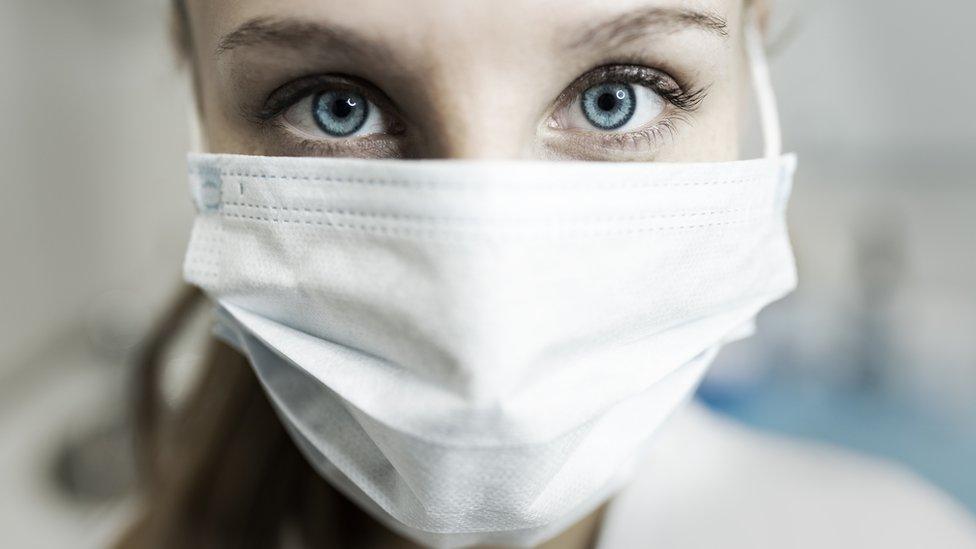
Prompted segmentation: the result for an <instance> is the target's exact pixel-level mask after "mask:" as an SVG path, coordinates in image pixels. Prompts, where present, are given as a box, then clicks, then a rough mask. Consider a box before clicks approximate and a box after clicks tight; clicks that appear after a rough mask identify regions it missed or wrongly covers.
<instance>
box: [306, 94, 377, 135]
mask: <svg viewBox="0 0 976 549" xmlns="http://www.w3.org/2000/svg"><path fill="white" fill-rule="evenodd" d="M312 115H313V117H314V118H315V124H316V125H318V127H319V128H321V129H322V131H324V132H325V133H327V134H329V135H331V136H333V137H346V136H348V135H352V134H354V133H356V132H357V131H358V130H359V129H360V128H362V127H363V124H365V123H366V118H367V117H368V115H369V104H368V103H367V102H366V98H365V97H363V96H362V95H360V94H358V93H356V92H351V91H344V90H332V91H326V92H322V93H320V94H318V95H316V96H315V98H314V99H313V100H312Z"/></svg>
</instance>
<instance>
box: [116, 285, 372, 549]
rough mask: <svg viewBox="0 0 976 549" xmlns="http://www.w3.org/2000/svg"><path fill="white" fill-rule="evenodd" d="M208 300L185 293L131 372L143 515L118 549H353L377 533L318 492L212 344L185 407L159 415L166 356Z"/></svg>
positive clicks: (279, 429)
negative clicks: (291, 545)
mask: <svg viewBox="0 0 976 549" xmlns="http://www.w3.org/2000/svg"><path fill="white" fill-rule="evenodd" d="M205 302H206V300H205V299H203V297H202V295H201V293H200V292H199V291H198V290H196V289H191V288H187V289H185V290H184V291H183V292H182V294H181V295H180V296H179V298H178V299H177V300H175V301H174V303H173V305H172V306H171V307H170V309H169V310H168V311H167V312H166V313H165V314H164V315H163V318H162V319H161V321H160V322H159V323H158V326H157V327H156V328H155V329H154V330H153V332H152V334H151V336H150V337H149V338H148V340H147V342H146V344H145V345H144V347H143V350H142V352H141V354H140V356H139V359H138V361H137V364H136V368H135V378H134V389H135V390H134V396H135V399H134V401H133V405H134V406H133V407H134V412H135V423H136V434H137V436H136V455H137V457H138V462H139V465H140V472H141V478H142V482H143V485H142V491H143V494H142V495H143V496H144V505H145V507H144V509H143V511H142V512H141V514H140V516H139V517H138V518H137V520H136V521H135V522H134V523H133V525H132V526H131V527H130V528H129V530H128V531H127V532H126V533H125V535H124V536H123V538H122V539H121V540H120V541H119V542H118V544H117V547H118V548H119V549H136V548H139V549H155V548H167V549H168V548H175V547H179V548H181V549H198V548H199V549H203V548H207V549H220V548H225V547H226V548H235V549H237V548H248V547H254V548H259V547H260V548H267V547H275V546H278V545H280V543H281V540H282V539H283V538H284V537H285V536H288V535H291V536H293V537H297V539H298V540H299V545H300V546H302V547H316V548H317V547H356V546H360V545H361V544H362V543H363V542H364V541H365V540H364V539H363V536H365V535H367V534H370V533H373V534H376V533H380V532H382V531H383V530H382V528H380V527H379V526H378V524H377V523H375V522H374V521H373V519H371V518H370V517H368V516H367V515H365V514H364V513H363V512H362V511H360V510H359V509H358V508H357V507H356V506H355V505H353V504H352V503H351V502H349V501H348V500H347V499H346V498H344V497H343V496H341V495H340V494H338V493H337V492H336V491H335V490H334V489H333V488H332V487H331V486H330V485H329V484H328V483H327V482H325V481H324V480H323V479H322V478H321V477H320V476H319V475H318V474H316V472H315V471H314V470H313V469H312V468H311V466H310V465H309V464H308V463H307V462H306V460H305V459H304V458H303V457H302V456H301V454H300V453H299V451H298V449H297V448H296V447H295V445H294V444H293V443H292V441H291V439H290V438H289V437H288V435H287V433H286V432H285V430H284V428H283V426H282V425H281V423H280V422H279V420H278V418H277V417H276V416H275V413H274V410H273V409H272V407H271V404H270V403H269V401H268V399H267V397H266V396H265V394H264V391H263V389H262V388H261V386H260V384H259V383H258V381H257V379H256V377H255V374H254V373H253V371H252V369H251V367H250V365H249V364H248V363H247V360H246V358H245V357H243V356H242V355H241V354H239V353H238V352H237V351H235V350H234V349H232V348H231V347H228V346H227V345H225V344H223V343H220V342H218V341H216V340H214V341H211V342H210V344H209V351H208V353H207V356H206V359H205V360H204V363H203V365H202V367H203V372H202V375H201V377H200V380H199V382H198V384H197V385H196V386H195V387H194V388H193V390H192V392H191V394H190V395H189V396H188V397H187V399H186V401H185V404H184V405H182V406H180V407H178V408H176V409H167V406H166V405H165V404H164V402H163V399H162V397H161V391H160V379H161V376H162V374H163V371H162V370H163V364H164V360H163V357H165V355H166V353H167V350H168V348H169V347H170V346H171V344H172V343H173V342H174V341H176V340H177V339H178V338H179V337H180V336H181V334H182V332H183V331H184V330H185V329H186V328H187V326H188V325H189V320H190V319H191V317H192V316H193V315H194V312H196V311H198V310H199V309H200V308H201V307H202V306H203V305H204V304H205Z"/></svg>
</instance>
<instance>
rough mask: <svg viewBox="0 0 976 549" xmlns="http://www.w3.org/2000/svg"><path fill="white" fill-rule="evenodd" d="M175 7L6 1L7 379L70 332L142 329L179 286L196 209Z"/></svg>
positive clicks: (107, 0) (2, 106)
mask: <svg viewBox="0 0 976 549" xmlns="http://www.w3.org/2000/svg"><path fill="white" fill-rule="evenodd" d="M164 5H165V4H164V3H163V2H162V1H158V0H86V1H82V2H79V1H77V0H43V1H39V0H4V1H3V2H2V3H0V75H2V76H0V80H2V85H0V166H2V170H0V174H2V175H0V257H2V259H0V262H2V267H0V277H2V278H0V375H2V374H3V371H4V370H5V369H10V368H14V367H15V366H16V365H18V364H20V363H21V362H23V361H24V360H30V358H31V357H32V356H35V354H36V353H37V352H39V351H42V350H43V349H44V348H45V347H46V346H48V345H50V342H51V340H52V339H57V338H59V337H62V336H64V335H65V334H66V333H68V332H72V331H77V330H79V329H90V328H93V329H94V330H95V331H96V332H99V331H102V332H105V331H107V332H108V334H109V336H111V334H112V333H116V332H125V331H127V330H129V331H131V330H135V329H138V328H139V327H140V326H142V325H143V324H144V323H145V319H146V318H148V316H149V315H150V314H151V310H155V309H156V308H157V307H158V304H159V303H160V300H161V299H163V297H164V295H165V294H166V293H168V291H170V290H171V289H173V288H175V283H176V282H177V281H178V277H179V257H180V253H181V249H182V246H183V243H184V240H185V237H186V235H187V232H188V226H189V225H188V224H189V220H190V212H191V210H190V207H189V202H188V200H187V199H186V197H185V195H186V193H185V188H186V187H185V184H184V177H183V168H182V157H183V152H184V150H185V148H186V141H187V139H186V134H185V130H184V127H185V121H186V113H185V108H186V107H185V105H184V104H183V101H182V99H183V97H182V95H181V94H182V93H183V92H182V89H183V84H182V82H181V81H180V79H179V78H177V76H176V71H175V69H174V63H173V60H172V56H171V55H170V51H169V45H168V43H167V35H166V28H165V24H164V23H165V15H164V11H163V10H164ZM113 311H114V312H113ZM105 323H109V324H114V325H112V326H105V325H104V324H105ZM92 324H94V326H92ZM119 335H120V336H123V337H127V336H125V334H124V333H122V334H119ZM95 337H96V338H98V337H101V336H99V335H98V334H95Z"/></svg>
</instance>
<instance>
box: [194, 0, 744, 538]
mask: <svg viewBox="0 0 976 549" xmlns="http://www.w3.org/2000/svg"><path fill="white" fill-rule="evenodd" d="M500 5H504V9H499V6H500ZM652 9H656V10H663V11H659V12H648V10H652ZM649 13H650V16H648V14H649ZM690 13H697V14H704V15H706V16H708V18H710V19H708V20H707V21H706V24H704V25H703V24H702V20H696V21H697V22H692V21H691V19H694V18H691V17H689V15H688V14H690ZM744 13H745V9H744V7H743V5H742V0H615V1H614V2H606V1H591V0H576V1H574V2H565V1H553V0H505V1H504V2H503V3H499V2H497V1H495V2H467V1H465V2H459V1H458V0H412V1H410V2H404V1H401V0H360V1H358V2H355V3H350V2H338V1H334V0H190V1H189V3H188V14H189V22H190V29H189V30H190V37H191V40H192V50H191V55H192V56H193V60H192V61H193V63H192V66H193V70H194V76H195V86H196V95H197V103H198V111H199V115H200V119H201V128H202V132H203V138H204V142H205V147H206V149H207V150H209V151H210V152H218V153H237V154H250V155H275V156H298V155H309V156H311V155H319V156H356V157H374V158H382V157H403V158H455V159H460V158H466V159H473V158H541V159H583V160H598V161H601V160H602V161H659V162H678V161H686V162H696V161H723V160H733V159H735V158H737V155H738V135H739V113H740V105H741V103H742V101H743V100H744V98H745V97H746V96H745V93H747V90H748V86H747V80H746V72H745V63H744V55H743V44H742V26H743V17H744ZM662 14H663V15H662ZM676 14H677V15H678V16H677V17H676V16H675V15H676ZM634 21H644V23H646V25H643V26H640V25H638V26H637V27H634V26H633V25H631V26H630V27H627V26H626V25H627V22H630V23H633V22H634ZM716 21H717V22H721V23H722V28H721V29H719V28H716V25H715V24H714V23H715V22H716ZM255 22H257V23H259V25H258V27H261V26H262V25H264V26H265V27H262V28H261V29H259V30H260V31H261V32H258V31H254V32H247V29H248V28H249V27H248V25H251V27H250V28H252V30H253V29H254V28H255V27H254V23H255ZM267 25H272V26H273V25H278V26H277V27H274V28H271V29H270V30H269V28H266V27H267ZM282 25H284V27H282ZM302 25H304V26H302ZM621 25H624V26H623V27H621ZM709 25H711V27H709ZM242 29H244V31H242ZM275 29H277V30H276V31H275ZM298 31H301V32H298ZM289 36H290V37H291V38H290V39H289V38H288V37H289ZM296 36H297V37H298V38H297V39H296ZM353 36H355V39H354V40H353V41H354V43H353V44H349V43H348V41H349V40H350V39H352V37H353ZM269 38H273V39H269ZM282 40H284V42H285V43H282ZM614 65H617V66H619V65H628V66H639V67H644V68H649V69H652V70H654V71H656V72H655V74H659V75H661V74H663V75H664V76H666V77H667V78H668V79H670V80H671V81H672V82H673V83H676V84H678V86H679V88H680V89H681V90H682V91H683V92H684V93H686V94H688V95H690V94H691V93H692V92H700V94H701V95H700V98H699V99H698V102H697V103H696V105H695V106H694V108H693V109H681V108H678V107H676V106H674V105H672V104H670V103H668V102H666V101H662V102H661V105H663V106H661V107H660V112H658V113H656V114H655V111H654V109H650V111H648V112H650V113H651V114H653V116H651V117H649V118H648V119H647V120H643V121H638V122H640V123H639V124H636V125H637V127H636V128H631V130H632V131H628V132H623V131H606V130H602V129H599V128H595V127H592V126H590V127H587V124H586V120H585V117H581V116H580V113H581V112H582V111H581V110H580V109H581V107H580V104H579V103H578V102H577V99H578V97H579V95H580V93H582V92H583V89H581V88H580V87H579V86H577V85H576V84H578V81H577V79H578V78H580V77H581V75H586V74H588V73H591V71H592V70H593V69H596V68H598V67H606V66H614ZM310 75H313V76H314V75H343V76H342V78H343V79H352V81H354V82H356V83H357V84H356V85H357V86H358V85H360V84H362V86H363V87H364V88H365V89H366V90H367V91H368V93H365V94H364V95H366V97H367V99H368V100H369V101H370V102H371V104H372V106H371V110H373V109H376V110H377V112H384V113H385V114H384V115H383V116H382V118H383V123H382V124H379V125H378V128H379V130H380V131H377V132H373V133H370V134H367V135H357V136H354V137H349V138H335V137H331V136H328V135H326V134H325V133H324V132H322V131H321V130H319V129H318V128H317V127H316V126H315V124H314V119H313V117H312V115H311V110H310V105H311V99H310V97H311V96H309V100H308V101H307V102H306V105H307V106H305V107H296V106H295V105H298V103H296V104H295V105H292V106H290V107H288V108H287V109H284V110H282V111H280V112H277V113H276V114H273V115H272V114H271V112H270V111H269V110H268V99H269V97H270V96H273V95H274V94H275V92H276V90H277V91H280V89H281V88H282V86H286V87H287V85H288V84H289V83H291V82H294V81H295V80H296V79H299V78H302V77H308V76H310ZM326 78H327V79H326V80H325V81H323V82H320V86H319V91H322V90H324V89H331V87H334V86H335V82H334V81H332V80H328V78H332V77H326ZM343 82H346V84H343V85H347V84H348V82H347V80H343ZM574 83H576V84H574ZM628 83H629V84H631V85H635V84H637V85H643V84H641V83H636V82H628ZM592 85H593V82H588V83H586V84H585V86H583V88H585V87H586V86H592ZM645 88H646V89H648V90H651V91H650V94H647V93H645V96H644V97H652V98H653V97H655V96H656V95H657V90H653V89H652V88H650V87H646V86H645ZM357 89H358V88H357ZM303 108H304V110H302V109H303ZM581 121H582V123H580V122H581ZM638 134H639V135H638ZM599 517H600V512H597V513H594V514H592V515H590V516H588V517H586V518H585V519H583V520H582V521H580V522H579V523H577V524H576V525H574V526H573V527H571V528H570V529H568V530H567V531H566V532H565V533H564V534H563V535H560V536H558V537H557V538H556V539H554V540H551V541H550V542H548V543H547V544H546V545H545V547H548V548H552V549H556V548H572V547H586V546H587V545H588V544H589V543H590V540H591V539H592V537H593V534H594V532H595V531H596V528H597V526H598V525H599ZM383 546H384V547H407V546H409V544H408V543H407V542H405V541H403V540H399V539H398V538H395V537H394V536H392V534H391V535H390V536H389V539H388V543H385V544H384V545H383Z"/></svg>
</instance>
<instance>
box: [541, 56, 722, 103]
mask: <svg viewBox="0 0 976 549" xmlns="http://www.w3.org/2000/svg"><path fill="white" fill-rule="evenodd" d="M604 82H623V83H627V84H640V85H643V86H647V87H649V88H651V89H652V90H654V91H655V92H657V93H658V95H660V96H661V98H662V99H664V100H665V101H667V102H668V103H670V104H671V105H672V106H674V107H677V108H679V109H681V110H683V111H688V112H691V111H694V110H695V109H697V108H698V106H699V105H700V104H701V102H702V100H703V99H704V98H705V95H706V94H707V92H708V88H697V89H694V90H691V91H689V90H688V89H687V88H686V86H683V85H682V84H681V83H679V82H678V81H677V80H676V79H674V78H673V77H671V76H670V75H668V74H667V73H665V72H663V71H660V70H658V69H653V68H651V67H647V66H643V65H636V64H605V65H601V66H599V67H596V68H595V69H591V70H589V71H587V72H585V73H583V75H582V76H580V77H579V78H577V79H576V80H575V81H573V83H572V84H570V85H569V86H567V87H566V89H565V90H564V91H563V92H562V93H561V94H560V95H559V97H558V98H556V102H555V105H554V107H553V112H556V111H558V110H559V109H561V108H565V107H568V106H569V105H570V103H572V102H573V100H574V99H575V98H576V97H577V96H578V95H579V94H581V93H583V92H584V91H586V90H587V89H588V88H590V87H592V86H595V85H597V84H602V83H604Z"/></svg>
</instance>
